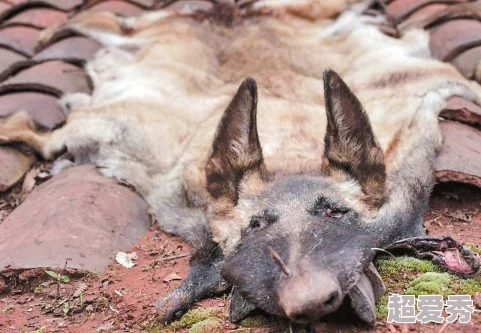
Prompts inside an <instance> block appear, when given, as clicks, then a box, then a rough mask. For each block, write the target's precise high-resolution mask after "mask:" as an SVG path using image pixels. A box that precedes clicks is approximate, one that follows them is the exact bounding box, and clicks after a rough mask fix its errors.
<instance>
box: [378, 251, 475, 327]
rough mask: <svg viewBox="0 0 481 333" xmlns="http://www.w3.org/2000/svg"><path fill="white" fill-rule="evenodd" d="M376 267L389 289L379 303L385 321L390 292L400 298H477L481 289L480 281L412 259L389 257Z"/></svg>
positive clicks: (380, 314) (379, 309) (381, 316)
mask: <svg viewBox="0 0 481 333" xmlns="http://www.w3.org/2000/svg"><path fill="white" fill-rule="evenodd" d="M376 267H377V269H378V271H379V274H380V275H381V277H382V280H383V281H384V284H385V286H386V292H385V295H384V296H383V297H382V298H381V300H380V301H379V302H378V304H377V317H378V319H384V318H386V316H387V314H388V309H387V302H388V296H389V294H391V293H396V294H400V295H415V296H418V295H433V294H436V295H443V296H444V297H445V298H446V297H447V296H448V295H455V294H458V295H459V294H464V295H474V294H475V293H476V292H479V291H480V290H481V281H480V280H479V277H478V278H473V279H462V278H460V277H458V276H455V275H452V274H449V273H442V272H441V271H440V269H439V268H438V267H437V266H435V265H433V264H432V263H431V262H430V261H427V260H419V259H415V258H411V257H397V258H387V257H383V258H380V259H378V260H377V261H376Z"/></svg>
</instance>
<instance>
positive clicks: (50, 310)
mask: <svg viewBox="0 0 481 333" xmlns="http://www.w3.org/2000/svg"><path fill="white" fill-rule="evenodd" d="M69 299H70V298H65V299H64V300H62V301H61V302H60V303H58V304H57V305H55V306H54V307H53V308H50V309H48V310H45V311H44V312H42V314H47V313H50V312H52V311H54V310H55V309H58V308H59V307H61V306H62V305H63V304H64V303H65V302H67V301H68V300H69Z"/></svg>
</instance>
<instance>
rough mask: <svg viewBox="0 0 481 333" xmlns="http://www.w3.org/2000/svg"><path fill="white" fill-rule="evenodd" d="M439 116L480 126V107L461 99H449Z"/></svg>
mask: <svg viewBox="0 0 481 333" xmlns="http://www.w3.org/2000/svg"><path fill="white" fill-rule="evenodd" d="M440 116H441V117H443V118H445V119H449V120H456V121H459V122H461V123H465V124H469V125H473V126H478V127H479V126H481V107H480V106H479V105H476V104H474V103H473V102H471V101H468V100H467V99H464V98H462V97H452V98H450V99H449V100H448V104H447V106H446V107H445V108H444V110H443V111H441V114H440Z"/></svg>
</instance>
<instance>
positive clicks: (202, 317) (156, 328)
mask: <svg viewBox="0 0 481 333" xmlns="http://www.w3.org/2000/svg"><path fill="white" fill-rule="evenodd" d="M219 319H220V320H224V319H226V315H225V314H224V312H223V311H222V310H221V309H219V308H214V307H211V308H197V309H192V310H190V311H188V312H187V313H185V314H184V315H183V316H182V318H180V319H179V320H177V321H174V322H172V323H171V324H169V325H167V326H164V325H162V324H161V323H158V322H155V321H152V322H147V323H145V324H144V325H143V328H144V329H145V330H146V331H147V332H149V333H164V332H172V331H177V330H180V329H183V328H190V329H193V328H194V325H196V324H198V323H201V322H205V321H208V320H211V322H208V323H206V324H211V323H212V321H218V322H219V323H220V321H219ZM201 328H202V325H200V326H198V327H197V330H198V331H192V332H193V333H195V332H207V331H200V329H201ZM189 332H191V331H190V330H189ZM213 332H216V331H213Z"/></svg>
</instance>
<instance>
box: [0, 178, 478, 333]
mask: <svg viewBox="0 0 481 333" xmlns="http://www.w3.org/2000/svg"><path fill="white" fill-rule="evenodd" d="M426 228H427V229H428V231H429V233H431V234H437V235H445V234H449V235H451V236H453V237H455V238H456V239H458V240H461V241H463V242H470V243H475V244H478V245H479V244H481V191H479V190H476V189H472V188H468V187H460V186H458V185H456V186H455V187H454V186H450V185H449V184H447V185H442V186H438V187H437V188H436V191H435V194H434V196H433V198H432V201H431V209H430V211H429V214H428V215H427V217H426ZM131 251H135V252H136V253H137V254H138V260H137V265H136V266H135V267H133V268H130V269H127V268H124V267H122V266H120V265H119V264H117V263H113V264H112V265H111V266H110V267H109V269H108V271H107V272H106V273H105V274H103V275H102V276H98V277H96V276H93V275H87V276H84V277H82V278H79V279H72V281H70V282H69V283H61V284H60V285H59V286H58V284H57V283H56V282H55V281H54V280H53V279H52V278H49V277H48V276H47V275H46V274H43V275H42V280H37V284H38V283H40V282H41V281H44V282H43V284H41V285H40V286H39V287H37V288H35V289H34V290H33V291H32V290H29V291H26V292H25V291H22V290H21V288H17V289H18V290H17V289H15V288H13V289H11V290H10V291H9V292H8V293H3V294H1V296H0V318H1V319H0V332H32V331H35V330H37V329H39V328H41V327H45V328H44V330H43V332H44V333H47V332H72V333H77V332H78V333H80V332H143V329H142V323H144V322H146V321H147V320H149V319H151V318H153V316H154V315H155V308H154V306H153V304H154V303H155V302H156V301H157V299H159V298H160V297H161V296H162V295H165V294H166V293H167V292H168V291H170V290H172V289H174V288H175V287H177V286H179V284H180V280H177V276H174V275H172V273H175V274H176V275H178V277H180V278H185V277H186V275H187V272H188V261H189V258H188V253H189V247H188V246H187V245H185V243H183V242H181V241H179V240H178V239H176V238H174V237H171V236H168V235H165V234H164V233H162V232H161V231H159V230H158V229H157V228H156V227H152V229H151V230H150V232H149V233H148V234H147V235H145V237H144V238H143V239H142V240H141V241H140V242H139V243H138V245H137V246H135V247H134V248H133V249H132V250H131ZM184 255H187V256H184ZM169 277H170V278H172V277H174V278H175V279H174V280H172V281H168V282H166V281H165V280H169V279H170V278H169ZM166 278H167V279H166ZM1 282H2V281H1V280H0V290H2V284H1ZM58 287H59V289H58V291H57V288H58ZM79 294H82V297H76V296H75V295H77V296H78V295H79ZM67 303H68V306H66V305H65V304H67ZM198 306H201V307H217V308H219V309H221V310H223V311H224V312H225V313H227V311H228V309H227V308H228V303H227V301H226V298H225V297H219V298H214V299H210V300H206V301H203V302H201V304H200V305H198ZM478 306H479V304H478ZM67 310H68V311H67ZM65 312H67V314H65ZM337 321H338V322H339V320H337ZM271 322H272V324H267V326H269V327H265V328H261V329H255V330H251V332H281V331H283V332H289V327H288V325H287V324H285V323H284V322H283V321H279V320H274V321H271ZM273 322H276V323H277V325H276V326H273ZM340 322H341V323H343V324H330V325H329V326H326V325H325V324H320V325H319V326H318V327H317V329H316V332H340V331H344V332H346V331H353V332H359V331H363V329H361V328H355V326H353V325H350V326H347V327H346V325H345V321H344V319H341V320H340ZM223 324H224V331H225V332H249V330H247V329H242V328H239V327H238V326H237V325H234V324H231V323H229V322H228V321H227V320H225V321H224V323H223ZM279 325H280V326H282V327H283V328H282V329H280V328H279ZM273 327H277V328H273ZM480 327H481V315H480V313H479V312H478V313H474V314H473V317H472V321H471V323H469V324H452V325H447V326H443V325H441V324H439V325H430V324H428V325H421V324H416V325H397V324H396V325H392V324H388V323H386V322H381V323H379V324H378V325H377V327H376V329H375V330H373V332H376V333H381V332H402V333H404V332H429V333H431V332H445V333H447V332H470V333H471V332H477V331H479V330H480ZM185 331H186V330H180V332H185ZM294 331H297V329H294ZM41 332H42V331H41Z"/></svg>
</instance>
